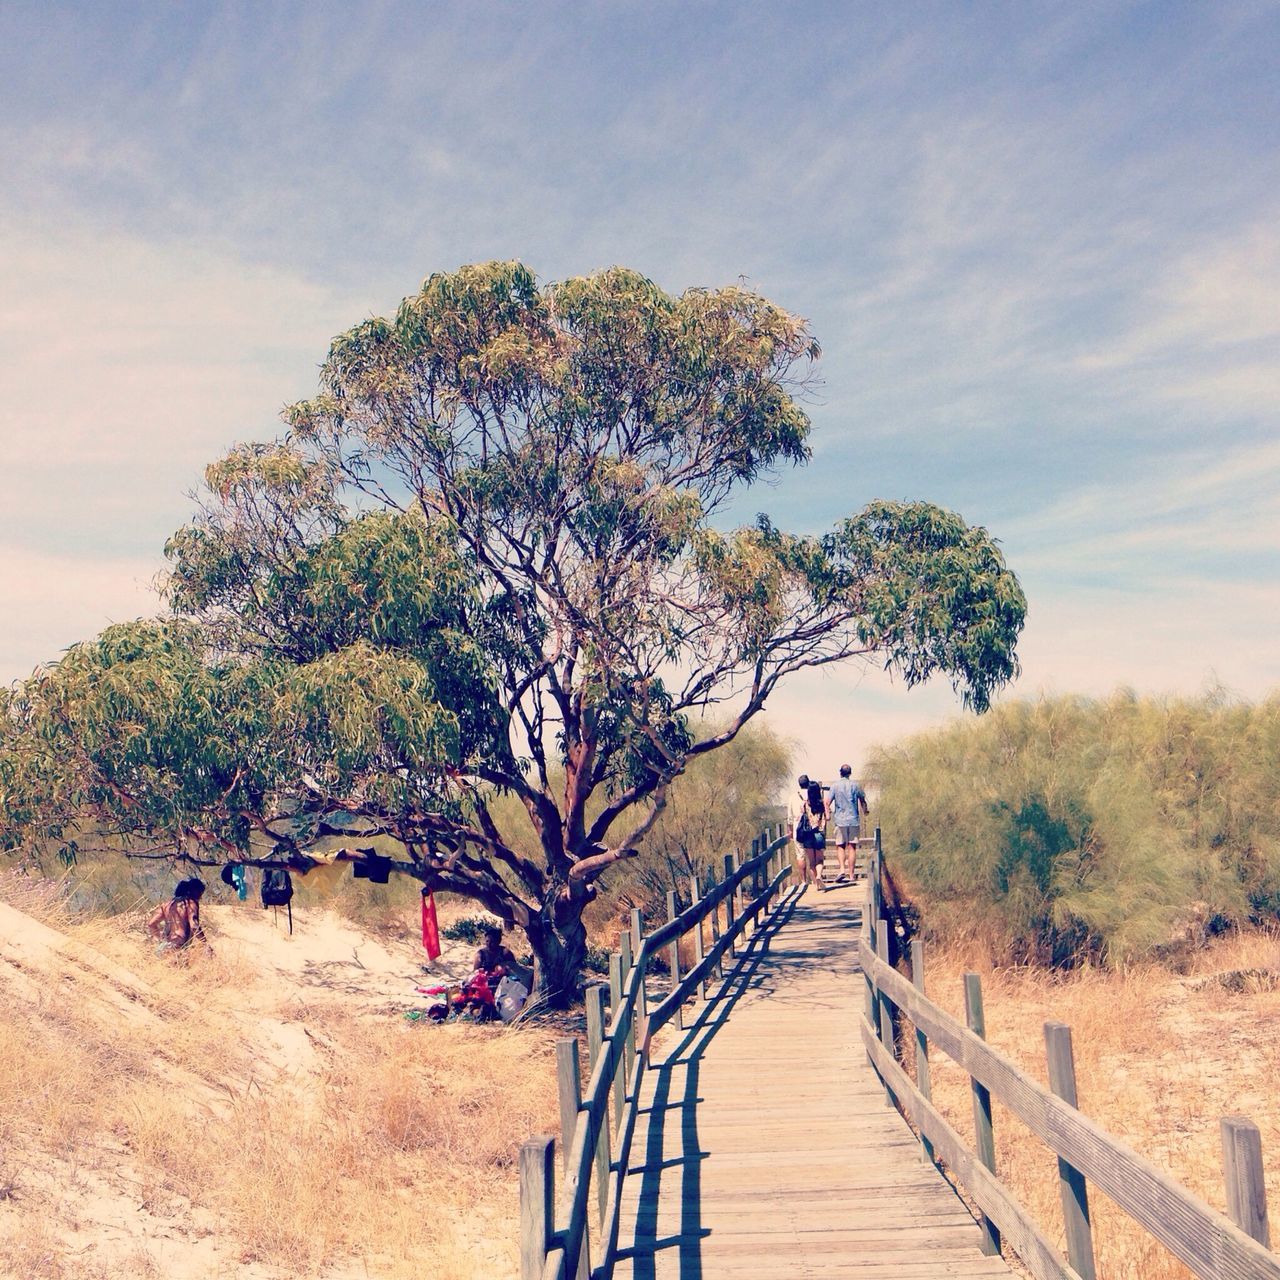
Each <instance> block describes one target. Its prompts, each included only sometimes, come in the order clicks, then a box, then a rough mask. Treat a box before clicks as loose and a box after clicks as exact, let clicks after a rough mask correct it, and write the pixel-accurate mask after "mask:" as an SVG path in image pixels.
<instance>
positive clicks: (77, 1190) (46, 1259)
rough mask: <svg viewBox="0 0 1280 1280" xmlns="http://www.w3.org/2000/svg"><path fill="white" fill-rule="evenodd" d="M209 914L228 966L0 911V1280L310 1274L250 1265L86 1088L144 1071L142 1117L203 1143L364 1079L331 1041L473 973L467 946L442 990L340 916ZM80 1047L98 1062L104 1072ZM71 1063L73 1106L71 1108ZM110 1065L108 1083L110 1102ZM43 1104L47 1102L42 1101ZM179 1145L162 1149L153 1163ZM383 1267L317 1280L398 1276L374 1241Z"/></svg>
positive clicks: (388, 943) (102, 926) (498, 1265)
mask: <svg viewBox="0 0 1280 1280" xmlns="http://www.w3.org/2000/svg"><path fill="white" fill-rule="evenodd" d="M204 914H205V927H206V931H207V933H208V935H209V938H210V940H211V942H212V944H213V947H214V954H213V955H212V956H208V955H207V954H198V955H193V956H192V957H191V964H190V965H189V966H186V967H185V970H183V969H178V968H175V966H174V965H173V964H172V962H171V961H170V960H169V959H168V958H159V957H157V956H155V955H154V954H153V953H152V951H151V949H150V947H149V945H148V944H147V942H146V940H145V938H144V937H143V935H142V932H141V928H140V920H139V919H133V920H128V921H126V920H122V919H118V920H116V921H112V922H97V923H95V924H93V925H91V926H84V925H68V927H67V929H66V930H65V931H64V930H63V929H60V928H56V927H51V925H50V924H46V923H41V921H40V920H38V919H36V918H34V917H33V916H32V915H29V914H26V913H24V912H22V911H20V910H18V909H17V908H16V907H15V906H13V905H9V904H6V903H4V902H0V1017H2V1018H3V1023H4V1026H5V1028H6V1029H7V1033H8V1038H7V1040H6V1041H5V1050H7V1053H8V1058H7V1060H6V1059H5V1058H4V1057H3V1054H0V1069H5V1068H7V1075H6V1084H7V1087H8V1088H9V1089H10V1090H11V1092H10V1093H8V1094H0V1106H3V1104H4V1102H5V1099H6V1098H7V1099H9V1101H10V1105H9V1106H8V1108H7V1111H5V1112H0V1276H4V1277H8V1276H13V1277H14V1278H15V1280H17V1277H22V1280H27V1277H34V1276H39V1277H42V1278H45V1277H47V1278H48V1280H59V1278H62V1277H66V1278H68V1280H70V1278H71V1277H76V1278H79V1277H84V1278H85V1280H96V1278H97V1277H105V1276H112V1277H116V1276H123V1277H130V1276H138V1277H148V1276H164V1277H174V1278H175V1280H215V1278H219V1277H223V1276H228V1277H229V1276H237V1277H246V1278H247V1280H284V1277H287V1276H293V1275H297V1274H299V1272H298V1271H296V1270H292V1269H289V1268H287V1267H283V1268H282V1267H280V1266H278V1265H277V1266H272V1265H268V1264H267V1263H266V1262H263V1261H261V1260H255V1259H254V1258H252V1257H247V1256H246V1251H245V1249H244V1247H243V1245H242V1243H240V1242H237V1241H236V1239H235V1238H234V1235H233V1233H231V1232H229V1231H228V1230H227V1229H226V1227H225V1224H224V1223H223V1222H221V1221H220V1219H219V1217H218V1215H217V1214H216V1212H214V1211H212V1210H211V1209H210V1208H207V1207H203V1206H201V1205H200V1204H198V1203H196V1202H194V1201H193V1200H192V1199H191V1198H190V1197H188V1196H186V1195H184V1193H183V1186H182V1179H181V1178H166V1177H158V1176H157V1174H156V1172H155V1169H154V1168H153V1167H150V1166H149V1165H148V1163H147V1160H146V1159H145V1158H143V1156H142V1155H141V1154H140V1150H141V1145H142V1144H140V1142H139V1139H138V1133H139V1132H140V1131H142V1132H144V1134H145V1126H142V1127H141V1130H140V1127H139V1126H138V1125H136V1124H126V1125H124V1126H122V1125H121V1123H120V1121H119V1116H118V1114H117V1115H116V1119H115V1120H114V1121H112V1122H111V1124H113V1125H114V1129H115V1130H116V1131H113V1130H112V1129H111V1128H108V1127H105V1126H106V1125H107V1123H108V1122H107V1121H106V1120H104V1121H103V1124H104V1127H103V1128H101V1129H97V1128H95V1127H94V1124H93V1118H92V1099H91V1098H89V1099H86V1097H85V1094H84V1090H85V1089H86V1088H88V1089H89V1090H93V1089H95V1088H97V1087H102V1088H103V1089H104V1090H106V1089H108V1087H109V1086H110V1084H112V1083H118V1081H115V1082H113V1081H111V1079H110V1077H111V1075H112V1074H113V1072H114V1071H115V1070H119V1071H123V1072H124V1073H126V1074H128V1073H133V1075H132V1078H133V1079H134V1080H135V1082H136V1083H138V1084H140V1085H141V1086H142V1087H140V1088H137V1089H136V1090H135V1093H136V1096H137V1098H139V1099H141V1101H140V1102H135V1103H132V1104H131V1105H134V1106H142V1107H145V1106H146V1105H147V1100H148V1099H152V1098H154V1099H156V1100H157V1101H160V1100H163V1101H164V1102H166V1103H172V1102H173V1101H174V1100H175V1099H176V1100H177V1101H178V1105H179V1110H178V1111H177V1112H176V1113H175V1114H178V1115H180V1116H181V1115H186V1116H188V1117H189V1121H188V1122H187V1123H188V1124H189V1125H190V1130H189V1132H188V1133H187V1134H185V1135H184V1134H179V1135H177V1141H179V1142H189V1143H190V1144H193V1145H198V1143H199V1140H200V1138H199V1135H200V1133H201V1127H202V1125H204V1124H205V1123H207V1122H208V1121H209V1119H210V1118H212V1117H221V1118H223V1119H224V1120H225V1119H226V1118H227V1117H228V1115H230V1114H231V1113H232V1112H234V1111H235V1108H236V1107H237V1106H240V1105H241V1104H242V1103H243V1102H244V1100H245V1099H252V1098H254V1097H255V1096H256V1095H258V1094H264V1095H265V1094H266V1093H267V1092H270V1091H271V1090H280V1089H289V1090H297V1091H300V1092H301V1093H303V1094H306V1092H307V1091H308V1090H312V1091H315V1090H318V1089H323V1088H326V1087H328V1086H327V1082H328V1081H330V1080H331V1078H332V1077H333V1074H334V1072H339V1073H341V1072H342V1071H350V1070H354V1069H358V1064H357V1065H356V1066H353V1065H352V1063H351V1062H349V1061H347V1060H346V1059H349V1058H350V1053H349V1048H344V1044H345V1045H347V1046H349V1044H350V1040H351V1037H350V1036H349V1035H348V1036H347V1037H346V1040H345V1041H343V1040H342V1037H341V1036H339V1038H338V1039H335V1037H334V1031H335V1028H337V1029H341V1028H349V1027H350V1026H351V1023H352V1019H353V1018H354V1019H356V1020H367V1021H368V1024H369V1025H370V1027H371V1028H376V1029H378V1030H380V1031H383V1030H385V1028H387V1027H396V1026H403V1018H402V1014H403V1012H404V1011H405V1010H408V1009H413V1008H425V1006H426V1005H427V1004H428V1003H430V1001H429V1000H428V999H427V998H426V997H423V996H421V995H419V994H417V993H415V991H414V987H415V986H416V985H418V984H424V985H429V984H430V983H431V982H433V981H436V980H438V979H439V977H447V978H450V979H456V978H457V977H459V976H460V975H462V974H464V973H465V972H466V971H469V967H470V966H469V960H470V956H471V952H472V948H470V947H466V946H459V945H455V946H454V947H452V948H451V949H449V950H447V951H446V954H445V956H444V957H443V958H442V961H440V962H437V963H436V964H435V965H433V966H431V975H430V976H429V975H428V973H427V972H426V970H425V968H424V960H425V956H424V953H423V951H422V948H421V946H420V945H419V943H418V941H417V939H416V938H414V937H412V936H411V934H410V932H409V930H408V929H406V934H405V936H404V937H403V938H385V937H372V936H370V935H368V934H366V933H363V932H361V931H360V930H359V929H357V928H355V927H353V926H352V925H351V924H350V923H348V922H346V921H344V920H341V919H339V918H337V917H336V916H334V915H332V914H330V913H317V912H314V911H308V912H295V914H294V929H293V933H292V935H290V934H289V933H288V932H287V930H286V928H285V918H284V915H283V914H281V915H280V916H279V917H278V918H273V913H271V912H269V911H263V910H262V909H261V908H255V907H254V906H252V904H244V905H240V904H234V905H231V906H218V905H213V904H210V905H209V906H208V907H207V908H206V909H205V913H204ZM193 1000H195V1001H198V1002H200V1004H201V1006H202V1007H201V1008H200V1009H198V1010H196V1011H195V1013H197V1014H199V1015H200V1016H199V1017H193V1010H192V1008H191V1002H192V1001H193ZM46 1033H48V1034H47V1035H46ZM423 1034H425V1035H430V1034H432V1032H431V1031H430V1030H427V1029H424V1032H423ZM23 1036H25V1037H26V1038H27V1040H28V1041H30V1042H31V1043H32V1044H35V1043H36V1042H39V1043H40V1044H41V1045H44V1047H45V1049H46V1050H47V1051H48V1053H49V1054H50V1056H49V1057H48V1058H47V1059H45V1060H43V1061H42V1062H41V1065H40V1066H39V1068H38V1069H35V1070H37V1074H38V1076H39V1078H38V1079H35V1080H30V1081H28V1080H24V1078H23V1071H24V1062H23V1060H22V1058H23V1052H24V1047H23V1044H22V1043H21V1037H23ZM59 1037H61V1038H59ZM202 1037H203V1039H202ZM46 1041H47V1043H46ZM424 1043H425V1042H424ZM59 1046H63V1047H62V1048H61V1049H60V1048H59ZM67 1046H71V1049H70V1050H68V1048H67ZM76 1046H85V1048H86V1050H88V1049H89V1048H92V1049H93V1051H94V1053H95V1054H96V1055H97V1056H96V1057H95V1058H94V1059H93V1062H92V1063H91V1064H90V1065H91V1067H92V1070H90V1068H89V1067H86V1065H85V1063H82V1062H79V1060H78V1054H77V1053H76V1052H75V1047H76ZM33 1052H34V1050H33ZM344 1054H345V1055H346V1058H344ZM36 1058H38V1054H37V1055H36V1057H34V1058H33V1059H32V1061H33V1063H34V1062H35V1061H36ZM73 1058H74V1059H76V1061H75V1062H74V1063H73V1062H72V1061H71V1060H72V1059H73ZM62 1061H65V1062H66V1068H67V1070H66V1076H67V1078H66V1081H65V1083H66V1085H67V1089H68V1096H67V1097H60V1096H59V1095H58V1093H57V1090H58V1086H59V1083H60V1081H59V1076H60V1074H61V1073H60V1071H59V1065H60V1062H62ZM103 1063H106V1064H107V1067H108V1070H107V1073H106V1074H107V1083H104V1084H102V1085H101V1086H99V1085H98V1084H95V1081H102V1080H103V1067H102V1064H103ZM33 1069H34V1068H33ZM77 1072H78V1073H79V1075H78V1076H77V1075H76V1073H77ZM15 1089H16V1090H17V1092H13V1090H15ZM32 1090H48V1091H50V1093H51V1097H50V1099H47V1100H46V1099H44V1098H40V1099H37V1100H36V1102H34V1103H33V1100H32V1097H31V1091H32ZM119 1092H120V1091H119V1090H118V1089H116V1090H115V1094H113V1097H115V1096H116V1095H117V1094H119ZM19 1104H20V1105H19ZM117 1113H118V1105H117ZM104 1114H106V1113H105V1112H104ZM179 1127H180V1128H181V1127H182V1124H181V1122H179ZM121 1129H123V1132H121V1131H119V1130H121ZM192 1134H194V1135H195V1136H194V1137H192V1136H191V1135H192ZM519 1136H520V1135H515V1137H516V1138H517V1139H518V1137H519ZM170 1137H172V1135H170V1134H161V1135H160V1139H158V1141H159V1145H160V1146H161V1147H164V1140H167V1139H168V1138H170ZM166 1149H167V1148H166ZM282 1212H288V1208H287V1206H284V1207H282ZM482 1221H483V1218H482V1219H481V1222H482ZM490 1227H492V1230H490V1229H489V1228H488V1227H484V1226H483V1225H482V1226H481V1227H479V1228H477V1231H476V1239H475V1241H474V1245H475V1247H476V1248H477V1249H479V1250H480V1251H481V1252H482V1253H483V1251H484V1248H485V1241H486V1239H487V1238H488V1237H489V1236H490V1235H492V1232H493V1230H498V1228H497V1227H496V1226H495V1225H494V1224H490ZM370 1249H371V1252H369V1253H367V1254H366V1255H365V1257H364V1258H362V1259H359V1260H352V1261H349V1262H344V1261H341V1260H337V1259H334V1260H332V1261H329V1262H327V1263H326V1264H325V1266H324V1268H323V1270H322V1271H315V1272H309V1273H308V1274H315V1275H322V1276H323V1277H326V1278H327V1280H346V1278H347V1277H349V1276H350V1277H356V1276H359V1277H368V1276H371V1275H374V1276H376V1275H379V1274H384V1272H383V1271H381V1270H380V1269H379V1267H378V1260H377V1250H378V1243H377V1242H376V1241H371V1242H370ZM250 1252H252V1251H250ZM506 1252H507V1247H506V1244H505V1242H503V1245H502V1247H501V1248H495V1250H494V1257H493V1258H492V1261H491V1264H489V1265H491V1267H492V1270H491V1274H495V1275H499V1274H502V1273H503V1272H504V1271H505V1270H506V1269H507V1262H508V1260H507V1258H506ZM482 1273H483V1272H482ZM385 1274H399V1273H398V1272H395V1271H394V1270H388V1271H386V1272H385Z"/></svg>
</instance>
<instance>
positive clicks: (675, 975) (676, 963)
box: [667, 889, 684, 1031]
mask: <svg viewBox="0 0 1280 1280" xmlns="http://www.w3.org/2000/svg"><path fill="white" fill-rule="evenodd" d="M679 914H680V913H679V912H678V911H677V910H676V891H675V890H674V889H668V890H667V919H668V920H674V919H675V918H676V916H678V915H679ZM667 956H668V961H667V963H668V964H670V966H671V990H672V991H674V990H675V989H676V988H677V987H678V986H679V985H680V935H679V934H676V936H675V937H674V938H672V939H671V945H670V946H669V947H668V948H667ZM676 1026H677V1028H678V1029H679V1030H681V1031H683V1030H684V1001H683V1000H682V1001H680V1003H679V1004H677V1005H676Z"/></svg>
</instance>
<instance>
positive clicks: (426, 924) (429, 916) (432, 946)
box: [422, 889, 440, 960]
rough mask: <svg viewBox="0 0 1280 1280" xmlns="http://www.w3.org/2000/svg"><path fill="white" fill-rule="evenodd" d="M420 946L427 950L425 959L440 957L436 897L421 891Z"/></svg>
mask: <svg viewBox="0 0 1280 1280" xmlns="http://www.w3.org/2000/svg"><path fill="white" fill-rule="evenodd" d="M422 945H423V946H424V947H426V949H427V959H428V960H436V959H438V958H439V956H440V926H439V924H438V923H437V922H436V896H435V894H434V893H428V892H427V891H426V890H425V889H423V891H422Z"/></svg>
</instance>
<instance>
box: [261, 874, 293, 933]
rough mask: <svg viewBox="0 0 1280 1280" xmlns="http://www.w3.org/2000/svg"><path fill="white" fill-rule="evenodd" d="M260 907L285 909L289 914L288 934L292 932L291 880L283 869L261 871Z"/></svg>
mask: <svg viewBox="0 0 1280 1280" xmlns="http://www.w3.org/2000/svg"><path fill="white" fill-rule="evenodd" d="M262 905H263V907H264V908H266V907H285V908H286V909H287V910H288V912H289V932H290V933H292V932H293V880H292V879H291V878H290V876H289V872H288V871H287V870H286V869H285V868H284V867H264V868H263V869H262Z"/></svg>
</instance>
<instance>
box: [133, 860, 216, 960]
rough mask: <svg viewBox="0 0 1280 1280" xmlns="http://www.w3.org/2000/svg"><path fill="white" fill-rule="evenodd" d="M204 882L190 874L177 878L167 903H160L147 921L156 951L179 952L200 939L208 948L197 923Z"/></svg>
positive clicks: (198, 922)
mask: <svg viewBox="0 0 1280 1280" xmlns="http://www.w3.org/2000/svg"><path fill="white" fill-rule="evenodd" d="M203 893H204V884H203V883H202V882H201V881H200V880H197V879H196V878H195V877H192V878H191V879H189V880H180V881H179V882H178V885H177V887H176V888H175V889H174V891H173V897H172V898H170V899H169V901H168V902H165V903H161V905H160V906H158V907H157V908H156V909H155V913H154V914H153V915H152V917H151V919H150V920H148V921H147V932H148V933H150V934H151V936H152V937H153V938H155V939H156V951H157V952H158V953H160V954H163V953H165V952H167V951H181V950H183V949H184V948H186V947H188V946H190V945H191V940H192V939H193V938H199V939H200V941H201V942H203V943H204V945H205V946H206V947H209V950H210V951H212V950H213V948H212V947H210V946H209V939H208V938H206V937H205V936H204V929H203V928H202V927H201V925H200V897H201V895H202V894H203Z"/></svg>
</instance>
